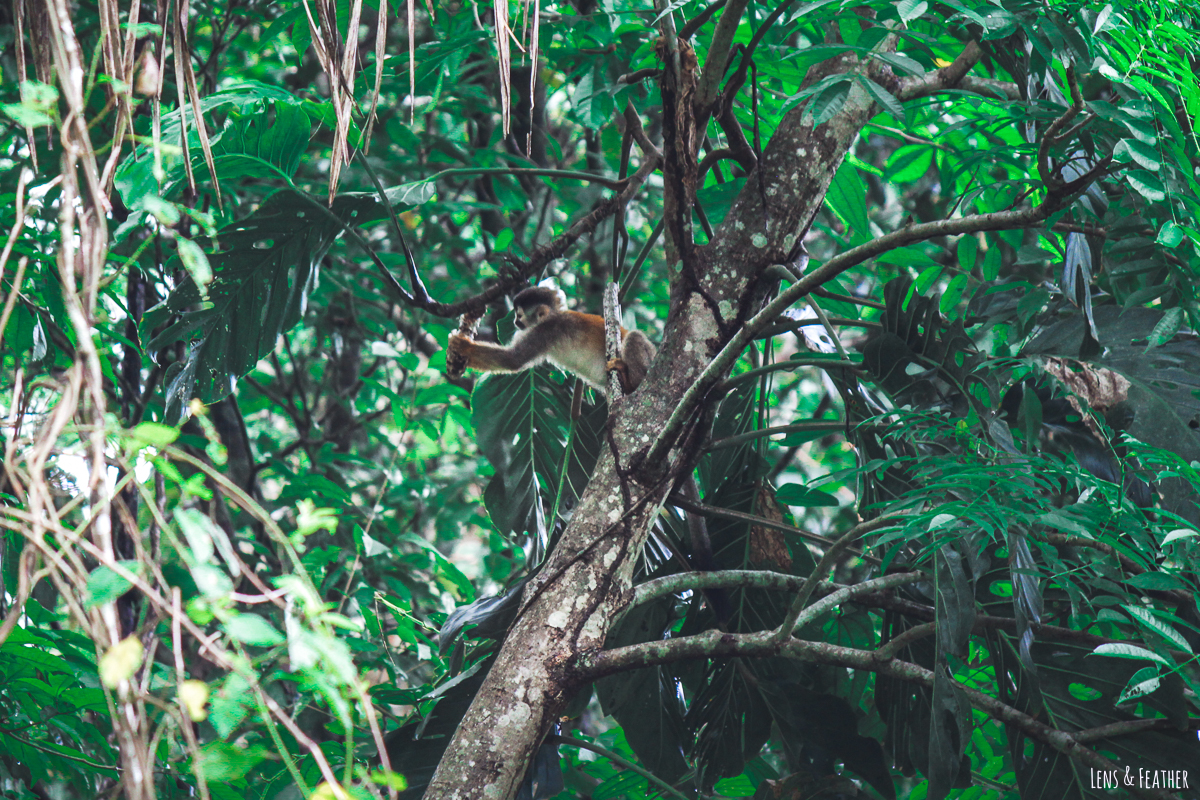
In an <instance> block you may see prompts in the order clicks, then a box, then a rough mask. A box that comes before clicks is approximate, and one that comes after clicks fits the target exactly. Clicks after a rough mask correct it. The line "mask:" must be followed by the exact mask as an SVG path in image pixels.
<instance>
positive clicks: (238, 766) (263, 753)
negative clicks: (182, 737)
mask: <svg viewBox="0 0 1200 800" xmlns="http://www.w3.org/2000/svg"><path fill="white" fill-rule="evenodd" d="M270 753H271V751H270V750H268V749H267V748H265V747H262V746H261V745H253V746H250V747H245V748H242V747H235V746H234V745H231V744H226V743H225V742H209V743H208V744H206V745H204V746H203V747H202V748H200V754H199V758H198V759H197V760H196V770H197V771H198V772H199V773H200V774H201V775H203V776H204V778H205V779H206V780H209V781H220V782H228V781H236V780H240V779H241V778H243V777H245V776H246V773H248V772H249V771H250V770H252V769H254V767H255V766H257V765H258V763H259V762H260V761H262V760H263V759H264V758H266V757H267V756H268V755H270Z"/></svg>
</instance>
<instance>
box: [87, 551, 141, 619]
mask: <svg viewBox="0 0 1200 800" xmlns="http://www.w3.org/2000/svg"><path fill="white" fill-rule="evenodd" d="M117 563H118V564H120V565H121V566H122V567H123V568H124V569H126V570H128V571H129V572H132V573H134V574H135V575H136V574H137V573H138V571H139V566H140V565H139V564H138V562H136V561H118V562H117ZM132 588H133V584H132V583H130V582H129V580H128V579H127V578H124V577H122V576H121V575H119V574H117V573H116V572H115V571H114V570H112V569H110V568H108V567H106V566H103V565H101V566H99V567H96V569H94V570H92V573H91V574H90V575H88V580H87V593H88V596H87V599H86V600H84V604H83V605H84V608H94V607H95V606H99V605H104V604H105V603H111V602H112V601H114V600H116V599H117V598H118V597H120V596H121V595H123V594H125V593H126V592H128V591H129V590H130V589H132Z"/></svg>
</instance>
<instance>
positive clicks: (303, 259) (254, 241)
mask: <svg viewBox="0 0 1200 800" xmlns="http://www.w3.org/2000/svg"><path fill="white" fill-rule="evenodd" d="M380 208H381V206H380V204H379V202H378V200H376V199H375V197H373V196H370V195H343V196H341V197H338V198H337V199H336V200H335V201H334V204H333V208H332V211H333V214H334V215H335V217H337V218H340V219H343V220H347V221H349V220H354V221H355V223H356V224H357V223H358V222H360V221H362V220H363V219H365V218H367V217H368V216H372V215H377V214H378V213H380ZM341 232H342V225H341V224H340V223H339V222H338V221H337V220H336V219H331V218H330V217H327V216H326V215H324V214H323V213H322V212H321V211H320V210H319V209H316V208H314V207H313V205H312V204H311V203H310V202H308V201H307V200H306V199H304V198H302V197H301V196H299V195H297V194H296V193H294V192H291V191H284V192H279V193H277V194H274V195H272V196H271V197H269V198H268V199H267V200H266V202H264V203H263V204H262V206H260V207H259V209H258V210H257V211H255V212H254V213H253V214H251V215H250V216H249V217H247V218H246V219H244V220H241V221H240V222H236V223H233V224H231V225H227V226H225V227H224V228H222V229H221V230H220V231H219V234H218V237H217V242H218V243H219V244H218V246H219V249H218V250H216V251H214V252H211V253H210V254H209V256H208V258H209V262H210V263H211V264H212V267H213V273H214V278H213V281H212V283H210V284H209V285H208V286H207V287H205V290H204V291H202V290H201V288H200V287H198V286H197V285H196V284H195V283H194V282H193V281H192V280H191V279H190V278H188V279H185V280H184V282H183V283H181V284H180V285H179V286H177V287H176V288H175V291H173V292H171V294H170V296H169V297H167V299H166V300H164V301H163V302H162V303H160V304H159V305H157V306H155V307H154V308H152V309H150V310H149V311H147V312H146V314H145V316H144V317H143V318H142V322H141V326H140V328H141V335H142V337H143V340H145V339H146V338H149V334H150V333H151V332H152V331H154V330H155V328H157V327H159V326H160V325H163V324H164V323H167V322H168V321H169V320H170V319H171V317H172V316H178V319H177V321H175V322H173V323H171V324H170V325H168V327H167V328H166V329H165V330H163V331H161V332H160V333H159V334H158V335H156V336H154V337H153V339H151V340H150V341H149V342H147V344H146V348H147V349H148V350H157V349H161V348H163V347H165V346H167V345H170V344H173V343H174V342H177V341H180V340H183V341H186V342H188V349H187V353H186V355H185V357H184V360H183V362H182V363H177V364H175V365H172V368H171V369H170V370H169V371H168V373H167V376H166V381H167V383H166V387H167V388H166V421H167V422H168V423H169V424H171V423H174V422H177V421H178V420H179V419H180V418H182V416H183V414H184V411H185V409H186V408H187V405H188V403H189V401H190V400H191V399H192V398H193V397H196V398H199V399H200V400H201V401H202V402H205V403H212V402H215V401H217V400H220V399H221V398H223V397H225V396H226V395H228V394H229V393H230V392H231V391H232V390H233V385H234V382H235V381H236V380H237V379H238V378H239V377H241V376H242V375H245V374H246V373H247V372H249V371H250V370H251V369H253V368H254V365H255V364H257V363H258V360H259V359H260V358H262V357H263V356H265V355H266V354H267V353H269V352H271V350H272V349H273V348H274V347H275V342H276V340H277V339H278V337H279V335H280V334H281V333H283V332H284V331H286V330H288V329H289V328H290V327H292V326H293V325H295V324H296V323H297V322H298V321H299V320H300V317H301V315H302V314H303V313H304V308H305V304H306V302H307V300H308V295H309V293H311V292H312V290H313V287H314V286H315V285H316V279H317V265H318V263H319V262H320V260H321V258H322V257H323V256H324V255H325V252H326V251H327V250H328V249H329V246H330V245H331V244H333V241H334V239H336V238H337V237H338V235H340V234H341Z"/></svg>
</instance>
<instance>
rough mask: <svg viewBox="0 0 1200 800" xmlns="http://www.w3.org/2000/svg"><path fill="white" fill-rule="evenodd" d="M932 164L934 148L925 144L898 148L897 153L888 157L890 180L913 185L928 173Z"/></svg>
mask: <svg viewBox="0 0 1200 800" xmlns="http://www.w3.org/2000/svg"><path fill="white" fill-rule="evenodd" d="M932 164H933V148H932V147H929V146H928V145H923V144H906V145H904V146H903V147H898V148H896V152H894V153H892V154H891V155H890V156H889V157H888V161H887V174H888V178H889V180H893V181H896V182H897V183H911V182H912V181H915V180H918V179H919V178H921V177H922V176H923V175H924V174H925V173H926V172H928V171H929V167H930V166H931V165H932Z"/></svg>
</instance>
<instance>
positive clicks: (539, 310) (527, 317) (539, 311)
mask: <svg viewBox="0 0 1200 800" xmlns="http://www.w3.org/2000/svg"><path fill="white" fill-rule="evenodd" d="M549 313H550V307H549V306H546V305H536V306H525V307H523V308H522V307H518V308H517V315H516V319H515V320H514V322H515V323H516V326H517V330H522V331H523V330H525V329H526V328H532V327H533V326H534V325H537V324H538V323H539V322H541V321H542V320H543V319H545V318H546V316H547V315H548V314H549Z"/></svg>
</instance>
